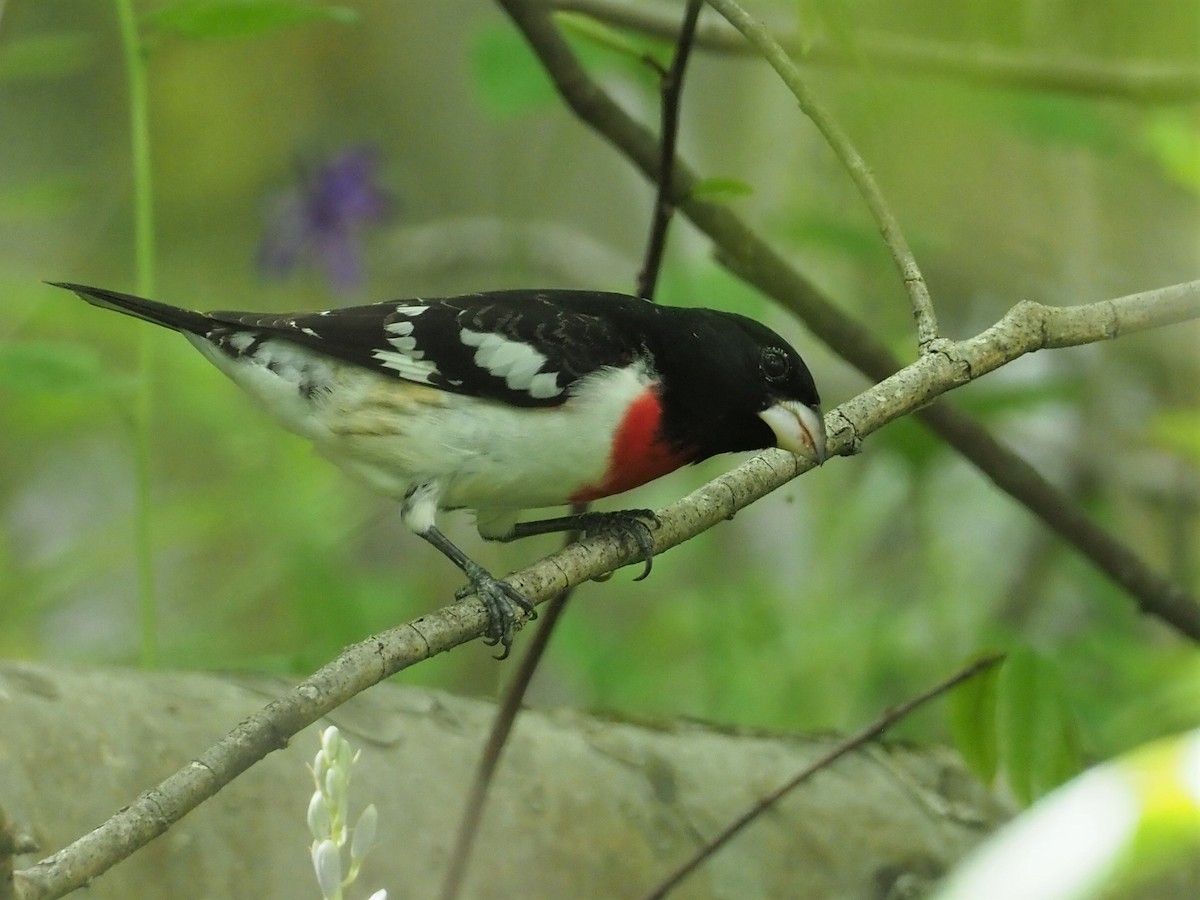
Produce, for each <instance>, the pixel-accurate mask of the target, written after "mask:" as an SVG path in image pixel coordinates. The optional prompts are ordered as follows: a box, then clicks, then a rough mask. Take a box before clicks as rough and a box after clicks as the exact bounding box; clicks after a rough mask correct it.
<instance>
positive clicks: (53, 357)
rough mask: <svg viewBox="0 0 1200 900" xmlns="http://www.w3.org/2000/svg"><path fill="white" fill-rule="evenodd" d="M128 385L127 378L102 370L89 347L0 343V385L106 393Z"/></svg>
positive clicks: (31, 388)
mask: <svg viewBox="0 0 1200 900" xmlns="http://www.w3.org/2000/svg"><path fill="white" fill-rule="evenodd" d="M127 385H128V378H127V377H125V376H120V377H116V376H113V375H111V374H109V373H107V372H106V371H105V369H104V367H103V366H102V364H101V362H100V356H99V354H98V353H97V352H96V351H95V349H94V348H92V347H88V346H84V345H80V344H66V343H51V342H42V341H26V342H22V343H13V344H0V388H7V389H11V390H15V391H48V392H50V393H54V394H63V393H96V392H99V393H105V392H108V391H111V390H114V389H117V388H125V387H126V386H127Z"/></svg>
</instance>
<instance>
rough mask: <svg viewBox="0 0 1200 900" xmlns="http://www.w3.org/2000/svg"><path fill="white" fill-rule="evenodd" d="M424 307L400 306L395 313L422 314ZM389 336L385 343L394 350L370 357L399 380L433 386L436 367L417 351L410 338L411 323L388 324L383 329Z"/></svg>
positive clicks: (413, 339) (436, 372) (421, 352)
mask: <svg viewBox="0 0 1200 900" xmlns="http://www.w3.org/2000/svg"><path fill="white" fill-rule="evenodd" d="M426 309H428V307H426V306H400V307H397V309H396V311H397V312H399V313H403V314H404V315H408V316H415V315H417V314H419V313H423V312H424V311H425V310H426ZM383 330H384V331H386V332H387V333H388V335H389V337H388V339H387V342H388V343H389V344H391V345H392V346H393V347H395V348H396V349H395V350H376V351H374V352H373V353H372V354H371V356H373V357H374V358H375V359H377V360H378V361H379V362H380V364H382V365H383V366H384V368H387V369H391V370H392V371H393V372H395V373H396V374H398V375H399V376H400V377H401V378H407V379H408V380H409V381H419V382H421V383H422V384H433V378H434V376H436V375H437V374H438V370H437V366H436V365H434V363H433V362H432V361H431V360H427V359H425V352H424V351H423V350H418V349H417V339H416V338H415V337H413V336H412V333H413V323H412V322H388V324H386V325H385V326H384V327H383Z"/></svg>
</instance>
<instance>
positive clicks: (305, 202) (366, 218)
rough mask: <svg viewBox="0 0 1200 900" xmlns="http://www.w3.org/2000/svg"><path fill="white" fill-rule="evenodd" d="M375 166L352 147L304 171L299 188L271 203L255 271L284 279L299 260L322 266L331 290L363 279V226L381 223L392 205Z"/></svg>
mask: <svg viewBox="0 0 1200 900" xmlns="http://www.w3.org/2000/svg"><path fill="white" fill-rule="evenodd" d="M375 164H376V159H375V153H374V152H373V151H372V150H371V149H370V148H367V147H351V148H349V149H347V150H344V151H342V152H341V153H339V154H338V155H337V156H335V157H333V158H332V159H330V160H328V161H326V162H324V163H322V164H321V166H319V167H318V168H317V170H316V171H315V172H311V173H304V172H302V173H301V177H300V184H299V185H298V186H296V187H293V188H289V189H288V190H286V191H283V192H281V193H280V194H279V195H277V196H276V197H275V198H274V200H273V201H272V203H271V206H270V209H269V210H268V212H267V222H266V229H265V231H264V233H263V239H262V243H261V244H260V245H259V249H258V265H259V268H260V269H261V270H262V271H263V272H265V273H267V274H269V275H274V276H279V277H283V276H286V275H288V274H290V273H291V272H292V271H293V270H294V269H295V268H296V267H297V266H298V265H300V264H301V263H303V262H314V263H317V264H318V265H321V266H323V267H324V269H325V272H326V274H327V275H328V277H329V282H330V284H331V286H332V287H333V289H334V290H335V291H339V292H347V291H351V290H353V289H354V288H355V287H357V286H358V285H359V284H360V283H361V282H362V280H363V262H362V253H361V249H360V246H359V245H360V241H361V232H362V229H363V226H365V225H367V224H369V223H372V222H377V221H380V220H382V219H383V218H384V217H385V215H386V214H387V212H388V211H389V210H390V209H391V206H392V200H391V198H390V197H389V196H388V195H387V194H386V193H385V192H384V191H382V190H381V189H380V188H379V187H378V186H377V185H376V184H375V183H374V177H375V168H376V165H375Z"/></svg>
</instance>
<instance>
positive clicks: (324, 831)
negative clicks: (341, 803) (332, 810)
mask: <svg viewBox="0 0 1200 900" xmlns="http://www.w3.org/2000/svg"><path fill="white" fill-rule="evenodd" d="M332 830H333V820H332V818H331V817H330V815H329V804H328V803H326V802H325V795H324V794H322V793H321V792H320V791H314V792H313V795H312V799H311V800H309V801H308V831H309V833H310V834H311V835H312V836H313V837H314V838H315V839H316V840H318V841H319V840H323V839H324V838H327V837H329V833H330V831H332Z"/></svg>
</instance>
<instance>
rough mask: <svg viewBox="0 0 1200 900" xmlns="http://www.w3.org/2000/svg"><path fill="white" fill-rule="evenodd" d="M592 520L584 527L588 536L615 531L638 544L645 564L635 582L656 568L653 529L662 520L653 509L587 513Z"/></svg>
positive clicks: (640, 555) (640, 556)
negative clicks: (605, 531)
mask: <svg viewBox="0 0 1200 900" xmlns="http://www.w3.org/2000/svg"><path fill="white" fill-rule="evenodd" d="M585 515H586V516H587V517H588V518H589V519H590V521H588V522H587V523H586V524H585V525H584V532H585V533H586V534H588V535H592V534H598V533H599V532H601V531H604V530H608V531H615V532H617V533H618V534H620V535H628V536H629V537H630V538H631V539H632V540H633V542H634V543H635V544H637V548H638V554H639V559H641V561H642V562H643V563H644V564H645V565H644V567H643V569H642V574H641V575H639V576H638V577H637V578H635V579H633V580H634V581H641V580H642V579H643V578H645V577H646V576H648V575H649V574H650V570H651V569H652V568H654V535H653V534H652V533H651V529H652V528H657V527H658V526H659V525H661V524H662V520H661V519H659V518H658V516H657V515H655V513H654V510H652V509H622V510H617V511H615V512H598V513H585Z"/></svg>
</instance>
